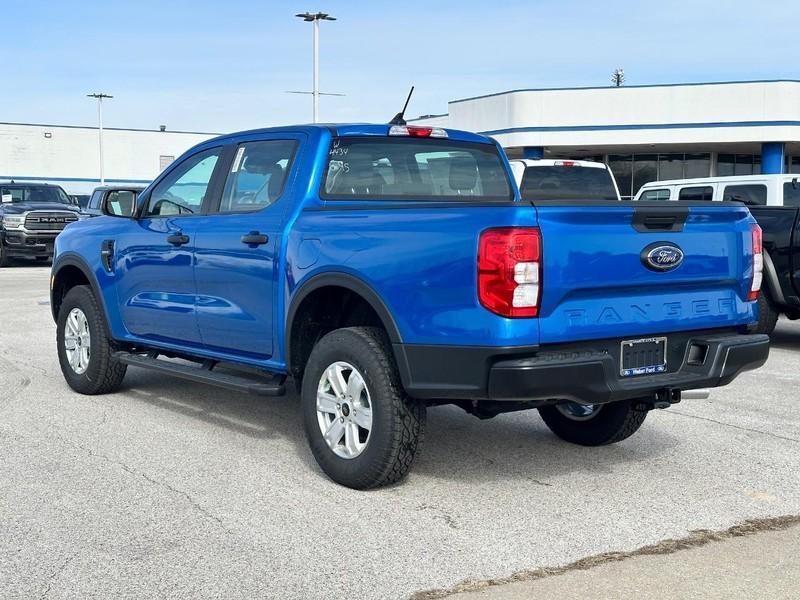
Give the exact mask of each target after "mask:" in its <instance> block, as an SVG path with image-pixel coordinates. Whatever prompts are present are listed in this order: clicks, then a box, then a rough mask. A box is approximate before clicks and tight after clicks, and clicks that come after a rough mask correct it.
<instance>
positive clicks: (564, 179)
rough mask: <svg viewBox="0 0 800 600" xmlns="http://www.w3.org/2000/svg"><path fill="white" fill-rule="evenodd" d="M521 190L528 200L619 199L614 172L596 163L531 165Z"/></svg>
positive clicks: (524, 197)
mask: <svg viewBox="0 0 800 600" xmlns="http://www.w3.org/2000/svg"><path fill="white" fill-rule="evenodd" d="M520 192H521V193H522V198H523V199H525V200H618V199H619V198H618V197H617V191H616V190H615V189H614V183H613V181H612V179H611V174H610V173H609V172H608V171H607V170H606V169H599V168H596V167H578V166H559V165H554V166H541V167H528V168H527V169H525V175H524V176H523V177H522V187H521V189H520Z"/></svg>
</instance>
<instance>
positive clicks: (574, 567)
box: [410, 515, 800, 600]
mask: <svg viewBox="0 0 800 600" xmlns="http://www.w3.org/2000/svg"><path fill="white" fill-rule="evenodd" d="M797 525H800V515H786V516H782V517H770V518H765V519H749V520H747V521H744V522H743V523H739V524H737V525H734V526H733V527H730V528H728V529H725V530H722V531H712V530H709V529H698V530H695V531H691V532H689V535H687V536H685V537H682V538H676V539H667V540H663V541H660V542H657V543H655V544H651V545H649V546H642V547H641V548H637V549H636V550H633V551H630V552H604V553H602V554H596V555H593V556H588V557H586V558H581V559H578V560H576V561H574V562H571V563H569V564H567V565H563V566H560V567H542V568H538V569H530V570H526V571H518V572H516V573H513V574H511V575H509V576H508V577H497V578H495V579H486V580H480V581H476V580H467V581H462V582H461V583H458V584H456V585H455V586H453V587H452V588H449V589H436V590H425V591H421V592H416V593H414V594H412V595H411V598H410V600H435V599H437V598H445V597H447V596H451V595H453V594H459V593H464V592H476V591H479V590H483V589H486V588H490V587H494V586H498V585H506V584H509V583H515V582H518V581H533V580H535V579H543V578H545V577H552V576H554V575H563V574H564V573H567V572H569V571H585V570H587V569H591V568H593V567H598V566H600V565H604V564H607V563H612V562H619V561H623V560H627V559H629V558H633V557H636V556H649V555H661V554H674V553H676V552H680V551H681V550H689V549H691V548H699V547H701V546H705V545H707V544H710V543H713V542H721V541H724V540H729V539H731V538H737V537H743V536H749V535H755V534H758V533H762V532H765V531H781V530H784V529H789V528H790V527H794V526H797Z"/></svg>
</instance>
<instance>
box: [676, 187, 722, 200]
mask: <svg viewBox="0 0 800 600" xmlns="http://www.w3.org/2000/svg"><path fill="white" fill-rule="evenodd" d="M713 199H714V188H713V187H711V186H710V185H703V186H697V187H685V188H682V189H681V191H680V194H678V200H695V201H696V200H705V201H708V202H711V201H712V200H713Z"/></svg>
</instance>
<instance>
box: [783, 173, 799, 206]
mask: <svg viewBox="0 0 800 600" xmlns="http://www.w3.org/2000/svg"><path fill="white" fill-rule="evenodd" d="M783 205H784V206H800V181H798V180H797V179H795V180H794V181H787V182H786V183H784V184H783Z"/></svg>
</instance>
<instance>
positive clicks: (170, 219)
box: [51, 124, 769, 489]
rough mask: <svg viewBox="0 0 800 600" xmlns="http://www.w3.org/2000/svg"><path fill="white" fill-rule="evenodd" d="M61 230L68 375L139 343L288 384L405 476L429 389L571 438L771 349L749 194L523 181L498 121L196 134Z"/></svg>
mask: <svg viewBox="0 0 800 600" xmlns="http://www.w3.org/2000/svg"><path fill="white" fill-rule="evenodd" d="M102 211H103V213H104V215H103V216H99V217H97V218H94V219H88V220H84V221H80V222H78V223H75V224H72V225H70V226H69V227H67V229H66V230H65V231H64V233H62V234H61V235H60V236H58V238H57V240H56V257H55V260H54V263H53V270H52V280H51V303H52V311H53V317H54V319H55V320H56V323H57V347H58V357H59V361H60V364H61V369H62V371H63V374H64V377H65V378H66V381H67V383H68V384H69V385H70V386H71V387H72V388H73V389H74V390H76V391H78V392H80V393H83V394H100V393H108V392H113V391H115V390H117V389H118V388H119V387H120V385H121V384H122V381H123V378H124V376H125V372H126V369H127V368H128V367H129V366H130V367H138V368H145V369H150V370H152V371H155V372H158V373H161V374H166V375H173V376H176V377H179V378H183V379H188V380H191V381H196V382H204V383H208V384H212V385H217V386H221V387H225V388H229V389H233V390H238V391H241V392H247V393H253V394H261V395H267V396H269V395H279V394H282V393H284V391H285V383H286V380H287V378H291V380H292V381H293V382H294V384H295V385H296V386H297V389H298V390H299V393H300V399H301V404H302V412H303V418H304V424H305V430H306V435H307V438H308V441H309V444H310V447H311V450H312V452H313V455H314V457H315V458H316V460H317V462H318V463H319V465H320V467H321V468H322V469H323V470H324V471H325V473H327V474H328V475H329V476H330V477H331V478H332V479H333V480H335V481H336V482H338V483H341V484H343V485H346V486H349V487H352V488H357V489H364V488H370V487H376V486H380V485H384V484H388V483H392V482H396V481H398V480H400V479H401V478H402V477H403V476H404V475H405V474H406V473H407V472H408V470H409V468H410V467H411V464H412V462H413V460H414V456H415V454H416V453H417V450H418V448H419V444H420V441H421V438H422V435H423V431H424V427H425V411H426V408H427V407H431V406H436V405H442V404H454V405H457V406H460V407H461V408H463V409H464V410H466V411H468V412H470V413H472V414H474V415H476V416H477V417H480V418H489V417H493V416H496V415H498V414H500V413H504V412H509V411H516V410H523V409H533V408H535V409H538V410H539V413H540V415H541V416H542V418H543V419H544V421H545V423H546V424H547V425H548V427H549V428H550V429H551V430H552V431H553V432H554V433H555V434H556V435H558V436H559V437H561V438H562V439H564V440H567V441H569V442H572V443H577V444H583V445H587V446H595V445H602V444H609V443H613V442H617V441H620V440H622V439H625V438H626V437H628V436H630V435H631V434H632V433H634V432H635V431H636V430H637V429H638V428H639V427H640V425H641V424H642V422H643V421H644V419H645V416H646V415H647V413H648V411H650V410H651V409H653V408H666V407H668V406H669V405H671V404H674V403H676V402H679V401H680V400H681V394H682V392H686V391H687V390H698V389H700V388H709V387H714V386H721V385H725V384H727V383H729V382H730V381H731V380H733V379H734V378H735V377H736V376H737V375H738V374H739V373H741V372H743V371H745V370H748V369H754V368H757V367H759V366H760V365H762V364H763V363H764V361H765V360H766V359H767V355H768V352H769V342H768V338H767V336H765V335H757V334H749V333H748V326H749V325H750V324H751V323H752V322H754V321H755V320H756V318H757V308H756V305H757V296H758V291H757V290H758V283H759V281H758V280H759V279H760V272H761V266H762V260H761V254H760V250H761V243H760V229H759V228H758V226H757V225H756V224H755V221H754V220H753V218H752V217H751V216H750V213H749V212H748V210H747V208H746V207H745V206H743V205H741V204H739V203H730V202H715V203H713V205H712V204H711V203H708V202H700V203H682V204H674V205H668V206H665V203H652V204H649V203H646V202H638V203H626V202H619V201H616V200H615V201H606V200H587V201H581V200H559V201H554V200H552V199H551V200H537V199H536V198H531V199H528V200H524V201H523V200H521V198H520V194H519V191H518V189H517V187H516V185H515V184H514V182H513V178H512V174H511V170H510V167H509V164H508V161H507V159H506V157H505V154H504V153H503V151H502V149H501V148H500V147H499V146H498V145H497V143H496V142H494V141H493V140H491V139H489V138H486V137H483V136H480V135H475V134H471V133H466V132H462V131H454V130H444V129H438V128H430V127H413V126H406V125H363V124H360V125H358V124H356V125H313V126H312V125H303V126H295V127H281V128H272V129H261V130H255V131H247V132H243V133H237V134H233V135H226V136H222V137H218V138H216V139H213V140H210V141H207V142H204V143H202V144H200V145H198V146H196V147H194V148H192V149H191V150H189V151H188V152H187V153H186V154H184V155H183V156H182V157H180V158H179V159H178V160H177V161H175V162H174V163H173V164H172V165H171V166H170V167H169V168H168V169H167V170H166V171H165V172H164V173H162V174H161V175H160V176H159V177H158V178H157V179H156V180H155V181H154V182H153V183H152V184H151V185H150V186H148V187H147V189H145V190H144V191H143V192H142V193H141V194H139V196H138V198H137V201H136V202H135V203H134V204H133V205H131V204H130V203H129V204H128V205H124V204H122V203H118V202H117V203H113V202H110V203H106V204H104V206H103V207H102Z"/></svg>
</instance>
